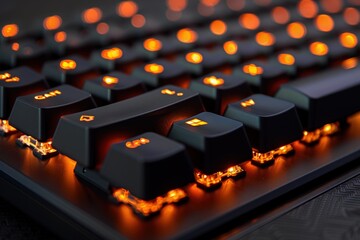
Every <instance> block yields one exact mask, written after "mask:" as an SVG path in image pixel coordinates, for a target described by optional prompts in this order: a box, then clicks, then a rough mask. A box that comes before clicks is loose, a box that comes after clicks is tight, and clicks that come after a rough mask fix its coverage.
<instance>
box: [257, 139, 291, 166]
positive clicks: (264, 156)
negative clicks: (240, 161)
mask: <svg viewBox="0 0 360 240" xmlns="http://www.w3.org/2000/svg"><path fill="white" fill-rule="evenodd" d="M292 151H294V148H293V147H292V146H291V144H287V145H285V146H282V147H279V148H277V149H275V150H272V151H269V152H266V153H260V152H259V151H258V150H256V149H254V148H253V151H252V153H253V157H252V163H254V164H256V165H266V164H269V163H272V162H273V160H274V158H275V157H276V156H280V155H286V154H288V153H290V152H292Z"/></svg>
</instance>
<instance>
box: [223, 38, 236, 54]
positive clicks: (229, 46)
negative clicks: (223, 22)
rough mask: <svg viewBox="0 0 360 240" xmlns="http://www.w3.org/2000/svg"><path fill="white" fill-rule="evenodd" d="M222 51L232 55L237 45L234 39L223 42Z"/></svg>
mask: <svg viewBox="0 0 360 240" xmlns="http://www.w3.org/2000/svg"><path fill="white" fill-rule="evenodd" d="M223 48H224V51H225V52H226V53H227V54H228V55H234V54H236V53H237V51H238V45H237V43H236V42H235V41H227V42H225V43H224V45H223Z"/></svg>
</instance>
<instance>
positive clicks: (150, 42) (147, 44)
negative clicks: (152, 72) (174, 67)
mask: <svg viewBox="0 0 360 240" xmlns="http://www.w3.org/2000/svg"><path fill="white" fill-rule="evenodd" d="M143 46H144V48H145V49H146V50H148V51H150V52H157V51H159V50H160V49H161V48H162V43H161V41H160V40H158V39H156V38H148V39H146V40H145V41H144V43H143Z"/></svg>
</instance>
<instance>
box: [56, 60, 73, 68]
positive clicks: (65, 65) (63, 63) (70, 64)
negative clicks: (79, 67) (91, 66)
mask: <svg viewBox="0 0 360 240" xmlns="http://www.w3.org/2000/svg"><path fill="white" fill-rule="evenodd" d="M59 65H60V68H62V69H64V70H74V69H75V68H76V62H75V61H74V60H71V59H65V60H62V61H61V62H60V64H59Z"/></svg>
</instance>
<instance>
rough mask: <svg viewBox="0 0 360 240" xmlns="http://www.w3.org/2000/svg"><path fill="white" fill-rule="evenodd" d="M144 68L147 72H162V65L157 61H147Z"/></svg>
mask: <svg viewBox="0 0 360 240" xmlns="http://www.w3.org/2000/svg"><path fill="white" fill-rule="evenodd" d="M144 70H145V71H146V72H148V73H152V74H160V73H162V72H164V67H163V66H162V65H160V64H157V63H149V64H146V65H145V67H144Z"/></svg>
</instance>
